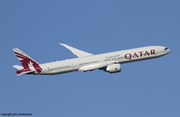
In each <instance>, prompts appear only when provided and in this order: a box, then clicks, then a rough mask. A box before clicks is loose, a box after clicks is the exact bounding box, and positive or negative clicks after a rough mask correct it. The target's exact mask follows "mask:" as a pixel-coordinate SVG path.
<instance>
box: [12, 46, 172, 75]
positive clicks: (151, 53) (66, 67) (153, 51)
mask: <svg viewBox="0 0 180 117" xmlns="http://www.w3.org/2000/svg"><path fill="white" fill-rule="evenodd" d="M60 45H62V46H64V47H66V48H67V49H69V50H70V51H71V52H72V53H74V54H75V55H76V56H78V58H74V59H67V60H62V61H56V62H50V63H44V64H39V63H38V62H37V61H35V60H34V59H32V58H31V57H30V56H28V55H27V54H25V53H24V52H22V51H21V50H20V49H18V48H14V49H13V51H14V53H15V54H16V56H17V58H18V59H19V61H20V62H21V64H22V66H20V65H14V66H13V67H15V68H16V69H18V71H16V72H17V74H18V75H22V74H37V75H54V74H61V73H67V72H73V71H81V72H86V71H92V70H95V69H99V70H104V71H106V72H109V73H116V72H120V71H121V65H120V64H123V63H128V62H134V61H140V60H146V59H152V58H157V57H161V56H163V55H166V54H168V53H169V52H170V51H171V50H170V49H168V48H167V47H163V46H147V47H141V48H135V49H128V50H121V51H116V52H110V53H104V54H98V55H94V54H91V53H88V52H85V51H82V50H79V49H76V48H74V47H71V46H69V45H66V44H62V43H60Z"/></svg>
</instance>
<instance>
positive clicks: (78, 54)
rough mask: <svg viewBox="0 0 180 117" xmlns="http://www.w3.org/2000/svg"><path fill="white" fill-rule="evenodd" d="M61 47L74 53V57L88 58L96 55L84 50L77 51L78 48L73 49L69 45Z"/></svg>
mask: <svg viewBox="0 0 180 117" xmlns="http://www.w3.org/2000/svg"><path fill="white" fill-rule="evenodd" d="M60 45H62V46H64V47H66V48H67V49H69V50H70V51H71V52H72V53H74V55H76V56H78V57H86V56H92V55H94V54H91V53H88V52H84V51H82V50H79V49H76V48H73V47H71V46H69V45H66V44H63V43H60Z"/></svg>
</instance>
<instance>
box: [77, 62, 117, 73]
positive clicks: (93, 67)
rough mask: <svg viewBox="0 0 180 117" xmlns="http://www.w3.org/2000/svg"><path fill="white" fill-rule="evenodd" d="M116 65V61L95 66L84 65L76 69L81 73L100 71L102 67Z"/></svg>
mask: <svg viewBox="0 0 180 117" xmlns="http://www.w3.org/2000/svg"><path fill="white" fill-rule="evenodd" d="M113 63H117V61H111V62H103V63H96V64H91V65H86V66H83V67H81V68H79V69H78V71H81V72H86V71H91V70H95V69H100V68H103V67H106V66H107V65H109V64H113Z"/></svg>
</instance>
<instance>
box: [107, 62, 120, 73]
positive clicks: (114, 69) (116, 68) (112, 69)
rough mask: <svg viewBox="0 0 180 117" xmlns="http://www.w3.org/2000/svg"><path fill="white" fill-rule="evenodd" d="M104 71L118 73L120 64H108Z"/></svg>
mask: <svg viewBox="0 0 180 117" xmlns="http://www.w3.org/2000/svg"><path fill="white" fill-rule="evenodd" d="M105 71H106V72H109V73H116V72H120V71H121V66H120V64H110V65H107V67H106V69H105Z"/></svg>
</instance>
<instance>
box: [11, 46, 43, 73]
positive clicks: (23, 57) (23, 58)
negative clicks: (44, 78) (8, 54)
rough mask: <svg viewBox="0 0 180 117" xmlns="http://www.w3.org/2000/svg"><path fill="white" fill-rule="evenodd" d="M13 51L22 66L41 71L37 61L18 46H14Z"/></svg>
mask: <svg viewBox="0 0 180 117" xmlns="http://www.w3.org/2000/svg"><path fill="white" fill-rule="evenodd" d="M13 51H14V53H15V54H16V56H17V58H18V59H19V61H20V63H21V64H22V66H23V67H24V69H27V70H30V69H32V68H34V69H35V70H36V71H37V72H38V73H40V72H41V71H42V68H41V67H40V66H39V63H38V62H36V61H35V60H34V59H32V58H31V57H30V56H28V55H27V54H26V53H24V52H23V51H21V50H20V49H19V48H14V49H13Z"/></svg>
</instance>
